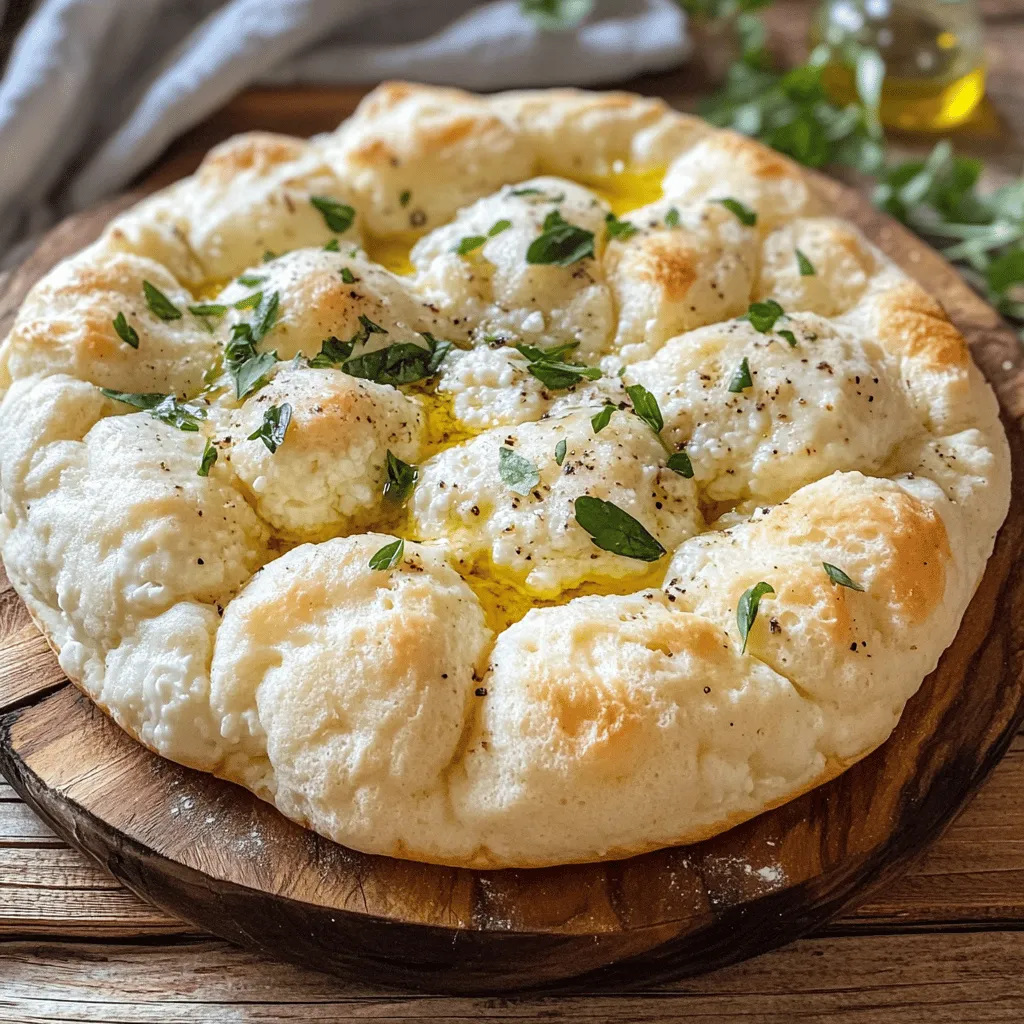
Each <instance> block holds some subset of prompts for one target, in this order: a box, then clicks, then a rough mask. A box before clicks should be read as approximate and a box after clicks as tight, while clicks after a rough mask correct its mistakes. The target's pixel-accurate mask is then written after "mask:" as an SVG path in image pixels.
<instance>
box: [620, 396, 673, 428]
mask: <svg viewBox="0 0 1024 1024" xmlns="http://www.w3.org/2000/svg"><path fill="white" fill-rule="evenodd" d="M626 394H627V395H629V400H630V401H631V402H632V403H633V412H635V413H636V415H637V416H639V417H640V419H642V420H643V421H644V423H646V424H647V426H649V427H650V428H651V430H653V431H654V432H655V433H656V434H660V433H661V430H662V428H663V427H664V426H665V420H664V419H663V418H662V415H661V408H660V407H659V406H658V400H657V399H656V398H655V397H654V395H652V394H651V393H650V391H648V390H647V388H645V387H644V386H643V384H630V385H629V387H627V388H626Z"/></svg>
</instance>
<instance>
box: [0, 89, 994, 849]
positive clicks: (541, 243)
mask: <svg viewBox="0 0 1024 1024" xmlns="http://www.w3.org/2000/svg"><path fill="white" fill-rule="evenodd" d="M384 260H387V267H385V266H384V265H383V261H384ZM0 390H2V391H4V392H5V393H6V394H5V397H4V399H3V405H2V407H0V545H2V551H3V557H4V561H5V563H6V566H7V571H8V574H9V576H10V578H11V580H12V582H13V584H14V586H15V587H16V589H17V590H18V592H19V594H21V596H22V597H23V598H24V600H25V602H26V604H27V605H28V607H29V610H30V611H31V613H32V615H33V617H34V618H35V620H36V621H37V623H39V625H40V627H41V628H42V629H43V630H44V632H45V633H46V634H47V636H48V638H49V639H50V642H51V643H52V645H53V646H54V648H55V649H56V650H57V651H58V652H59V657H60V662H61V665H62V667H63V669H64V671H65V672H67V674H68V675H69V677H70V678H71V679H73V680H74V681H75V682H76V683H77V684H78V685H79V686H81V688H82V689H83V690H84V691H85V692H86V693H87V694H88V695H89V696H90V697H91V698H92V699H93V700H94V701H96V703H97V704H98V705H99V706H100V707H102V708H103V709H104V710H105V711H107V712H108V713H109V714H110V715H111V716H112V717H113V719H114V720H115V721H117V722H118V723H119V724H120V725H121V727H122V728H124V729H125V730H127V731H128V732H129V733H130V734H131V735H133V736H134V737H136V738H137V739H138V740H139V741H140V742H142V743H144V744H146V745H147V746H148V747H150V748H151V749H153V750H155V751H156V752H158V753H159V754H161V755H163V756H165V757H168V758H171V759H173V760H176V761H179V762H181V763H183V764H188V765H192V766H194V767H196V768H200V769H203V770H206V771H210V772H213V773H215V774H218V775H220V776H222V777H224V778H227V779H231V780H232V781H235V782H237V783H239V784H241V785H244V786H247V787H249V788H250V789H251V790H252V791H253V792H255V793H257V794H258V795H259V796H260V797H261V798H263V799H265V800H268V801H270V802H272V803H274V804H276V806H277V807H278V808H280V810H281V811H282V812H283V813H284V814H286V815H288V816H289V817H290V818H292V819H294V820H295V821H297V822H299V823H301V824H303V825H305V826H306V827H309V828H312V829H315V830H316V831H318V832H320V833H321V834H323V835H325V836H327V837H329V838H330V839H333V840H336V841H338V842H340V843H343V844H347V845H349V846H351V847H354V848H357V849H359V850H364V851H367V852H371V853H379V854H386V855H390V856H395V857H404V858H411V859H420V860H426V861H432V862H437V863H442V864H454V865H469V866H474V867H511V866H520V867H529V866H540V865H548V864H559V863H570V862H583V861H590V860H599V859H604V858H612V857H622V856H627V855H630V854H634V853H639V852H641V851H645V850H650V849H654V848H657V847H659V846H665V845H670V844H674V843H685V842H692V841H695V840H697V839H700V838H703V837H706V836H710V835H714V834H715V833H717V832H720V831H722V830H724V829H727V828H729V827H731V826H732V825H735V824H736V823H738V822H740V821H743V820H745V819H747V818H749V817H751V816H753V815H756V814H759V813H761V812H762V811H764V810H766V809H768V808H770V807H774V806H776V805H778V804H780V803H783V802H785V801H787V800H790V799H793V798H794V797H796V796H797V795H799V794H800V793H802V792H805V791H806V790H807V789H809V788H811V787H813V786H816V785H819V784H821V783H822V782H824V781H826V780H828V779H829V778H832V777H833V776H835V775H836V774H838V773H839V772H841V771H843V770H844V769H845V768H846V767H848V766H849V765H850V764H852V763H853V762H855V761H856V760H857V759H858V758H861V757H863V756H864V755H865V754H867V753H868V752H869V751H871V750H872V749H874V748H875V747H877V746H878V745H879V744H880V743H883V742H884V741H885V740H886V738H887V737H888V735H889V734H890V732H891V731H892V729H893V727H894V726H895V724H896V722H897V721H898V720H899V717H900V714H901V713H902V710H903V707H904V704H905V702H906V701H907V700H908V699H909V698H910V697H911V696H912V695H913V694H914V693H915V692H916V690H917V689H918V687H919V686H920V684H921V681H922V679H923V678H924V676H925V675H926V674H927V673H928V672H930V671H931V670H932V669H933V668H934V667H935V664H936V662H937V660H938V658H939V657H940V655H941V653H942V651H943V650H944V649H945V647H946V646H947V645H948V644H949V643H950V642H951V641H952V639H953V637H954V635H955V634H956V630H957V628H958V626H959V622H960V619H961V617H962V615H963V613H964V610H965V608H966V607H967V604H968V602H969V601H970V599H971V596H972V594H973V593H974V590H975V588H976V587H977V585H978V582H979V580H980V578H981V575H982V573H983V572H984V568H985V564H986V561H987V559H988V557H989V555H990V553H991V551H992V545H993V543H994V538H995V535H996V533H997V531H998V529H999V527H1000V525H1001V523H1002V521H1003V518H1004V516H1005V514H1006V509H1007V507H1008V502H1009V453H1008V448H1007V443H1006V438H1005V435H1004V434H1003V431H1002V428H1001V426H1000V423H999V418H998V407H997V405H996V402H995V398H994V396H993V394H992V392H991V389H990V388H989V387H988V385H987V383H986V382H985V381H984V379H983V378H982V376H981V374H980V372H979V371H978V370H977V368H976V367H975V366H974V365H973V363H972V362H971V358H970V353H969V352H968V349H967V346H966V344H965V342H964V339H963V337H962V336H961V335H960V333H959V332H958V331H957V329H956V328H955V327H954V326H953V325H952V324H951V323H950V322H949V321H948V319H947V318H946V316H945V314H944V312H943V311H942V308H941V306H940V305H939V304H938V303H937V302H936V301H935V300H934V299H932V298H931V297H930V296H929V295H928V294H927V293H926V292H925V291H923V290H922V289H921V288H920V286H919V285H917V284H916V283H914V282H913V281H911V280H910V279H909V278H908V277H907V276H906V275H905V274H904V273H903V272H902V271H901V270H900V269H899V268H897V267H895V266H894V265H893V264H892V263H891V262H890V261H889V260H888V259H887V258H886V257H885V256H884V255H883V254H882V253H881V252H879V251H878V250H877V249H875V248H874V247H873V246H871V245H870V244H869V243H868V242H867V241H866V240H865V239H864V238H863V237H862V236H861V235H860V233H859V232H858V231H857V230H856V229H855V228H854V227H852V226H851V225H849V224H846V223H845V222H842V221H838V220H836V219H835V218H831V217H826V216H823V215H822V211H821V209H820V208H819V205H818V203H817V202H816V200H815V198H814V195H813V193H812V190H811V188H810V186H809V184H808V182H807V180H806V178H805V177H804V175H803V172H802V171H801V170H800V169H799V168H797V167H796V166H795V165H793V164H792V163H791V162H790V161H788V160H786V159H785V158H784V157H781V156H779V155H777V154H775V153H772V152H771V151H769V150H766V149H764V148H763V147H761V146H760V145H758V144H757V143H754V142H751V141H750V140H747V139H743V138H741V137H739V136H736V135H734V134H731V133H728V132H721V131H717V130H715V129H713V128H711V127H710V126H708V125H706V124H704V123H703V122H700V121H697V120H696V119H694V118H691V117H687V116H685V115H682V114H678V113H676V112H674V111H672V110H670V109H669V108H668V107H666V106H665V105H664V104H663V103H662V102H661V101H658V100H650V99H641V98H639V97H633V96H629V95H626V94H621V93H605V94H597V93H587V92H580V91H576V90H549V91H537V92H516V93H509V94H504V95H500V96H493V97H486V98H485V97H478V96H472V95H470V94H468V93H464V92H461V91H459V90H453V89H439V88H434V87H424V86H416V85H410V84H408V83H389V84H386V85H384V86H382V87H381V88H379V89H378V90H376V91H375V92H374V93H372V94H371V95H370V96H369V97H367V99H366V100H365V101H364V102H363V103H362V104H361V105H360V107H359V110H358V111H357V112H356V114H355V115H354V116H353V117H352V118H351V119H350V120H349V121H348V122H346V123H345V124H343V125H342V126H341V127H340V128H339V129H338V130H337V131H336V132H333V133H329V134H327V135H324V136H320V137H318V138H316V139H313V140H311V141H309V142H306V141H302V140H297V139H290V138H287V137H284V136H274V135H267V134H262V133H254V134H250V135H245V136H240V137H239V138H237V139H234V140H229V141H228V142H227V143H224V144H223V145H221V146H218V147H217V148H216V149H215V150H213V151H212V152H211V154H210V155H209V156H208V157H207V159H206V160H205V161H204V163H203V164H202V166H201V167H200V169H199V170H198V171H197V172H196V174H195V175H193V176H191V177H190V178H187V179H185V180H184V181H182V182H179V183H178V184H177V185H174V186H172V187H171V188H169V189H167V190H165V191H163V192H161V193H158V194H157V195H155V196H153V197H150V198H149V199H147V200H144V201H143V202H142V203H140V204H138V205H137V206H135V207H134V208H132V209H131V210H129V211H127V212H126V213H125V214H123V215H122V216H120V217H118V218H116V219H115V221H114V222H112V224H111V225H110V227H109V228H108V229H107V231H106V232H105V233H104V235H103V236H102V237H101V239H100V240H99V241H98V242H97V243H95V244H94V245H93V246H90V247H89V248H88V249H86V250H84V251H83V252H81V253H79V254H77V255H76V256H74V257H72V258H71V259H70V260H67V261H65V262H64V263H62V264H60V265H59V266H57V267H55V268H54V269H53V270H52V271H51V272H50V273H49V274H48V275H46V277H44V278H43V279H42V280H41V281H40V282H39V283H38V284H37V285H36V286H35V287H34V288H33V290H32V291H31V293H30V294H29V296H28V297H27V299H26V300H25V302H24V304H23V305H22V308H21V310H20V311H19V313H18V315H17V318H16V320H15V323H14V326H13V328H12V330H11V333H10V334H9V336H8V338H7V339H6V340H5V341H4V343H3V346H2V348H0ZM296 545H298V546H296ZM759 583H764V584H766V585H767V586H768V587H770V588H771V589H770V590H768V591H767V592H765V593H763V594H762V596H761V601H760V605H759V607H758V610H757V614H756V615H754V616H753V617H752V618H748V619H747V620H744V621H745V628H744V631H743V632H741V629H740V619H739V618H738V610H740V609H741V608H742V605H743V602H744V595H745V594H747V593H748V592H749V591H750V590H751V588H754V587H756V586H757V585H758V584H759ZM762 589H763V588H762Z"/></svg>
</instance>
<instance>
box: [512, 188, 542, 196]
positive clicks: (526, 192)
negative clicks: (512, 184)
mask: <svg viewBox="0 0 1024 1024" xmlns="http://www.w3.org/2000/svg"><path fill="white" fill-rule="evenodd" d="M508 194H509V195H510V196H542V195H543V194H544V192H543V190H542V189H539V188H533V187H532V186H530V185H527V186H526V188H510V189H509V190H508Z"/></svg>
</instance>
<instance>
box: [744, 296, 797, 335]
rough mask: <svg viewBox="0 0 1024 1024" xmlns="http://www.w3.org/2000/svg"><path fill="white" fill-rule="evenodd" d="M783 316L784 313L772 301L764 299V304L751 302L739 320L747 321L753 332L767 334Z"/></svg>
mask: <svg viewBox="0 0 1024 1024" xmlns="http://www.w3.org/2000/svg"><path fill="white" fill-rule="evenodd" d="M785 315H786V311H785V310H784V309H783V308H782V307H781V306H780V305H779V304H778V303H777V302H776V301H775V300H774V299H765V301H764V302H752V303H751V304H750V308H749V309H748V310H747V311H746V313H744V314H743V316H741V317H740V319H741V320H749V321H750V324H751V326H752V327H753V328H754V330H755V331H758V332H759V333H760V334H767V333H768V332H769V331H770V330H771V329H772V328H773V327H774V326H775V324H776V321H778V320H779V319H780V318H781V317H784V316H785Z"/></svg>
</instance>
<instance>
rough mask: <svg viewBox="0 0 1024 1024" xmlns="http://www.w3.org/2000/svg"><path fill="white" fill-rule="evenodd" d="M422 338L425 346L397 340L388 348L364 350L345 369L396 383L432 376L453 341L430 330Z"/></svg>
mask: <svg viewBox="0 0 1024 1024" xmlns="http://www.w3.org/2000/svg"><path fill="white" fill-rule="evenodd" d="M375 326H376V325H375ZM384 333H386V332H384ZM420 337H421V338H423V340H424V341H425V342H426V343H427V347H426V348H424V347H423V346H422V345H416V344H413V343H412V342H408V341H402V342H396V343H395V344H394V345H388V346H387V348H379V349H377V350H376V351H374V352H364V353H363V354H362V355H360V356H355V357H353V358H351V359H349V360H347V361H346V362H345V365H344V367H343V369H344V370H345V372H346V373H350V374H352V376H353V377H362V378H363V379H364V380H372V381H376V382H377V383H378V384H393V385H395V386H397V385H399V384H412V383H413V382H415V381H418V380H423V379H424V378H426V377H432V376H433V375H434V374H435V373H437V371H438V369H439V367H440V366H441V363H442V362H443V361H444V357H445V356H446V355H448V353H449V352H450V351H451V349H452V343H451V342H450V341H442V340H440V339H438V338H435V337H434V336H433V335H432V334H429V333H427V332H423V333H421V334H420Z"/></svg>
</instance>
